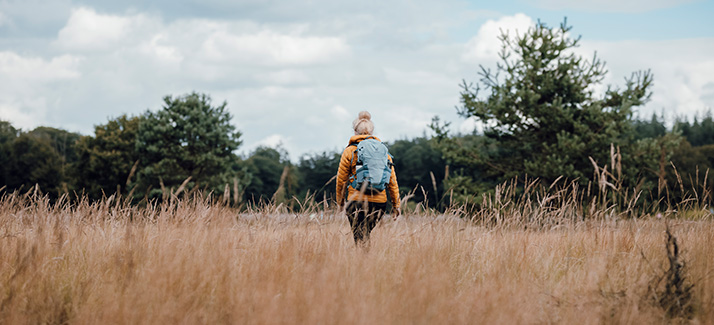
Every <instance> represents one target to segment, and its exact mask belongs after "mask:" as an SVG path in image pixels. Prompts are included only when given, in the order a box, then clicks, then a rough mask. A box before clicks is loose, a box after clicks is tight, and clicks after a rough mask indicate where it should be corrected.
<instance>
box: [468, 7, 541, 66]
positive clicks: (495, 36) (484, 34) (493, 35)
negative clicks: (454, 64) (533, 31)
mask: <svg viewBox="0 0 714 325" xmlns="http://www.w3.org/2000/svg"><path fill="white" fill-rule="evenodd" d="M534 25H535V22H534V21H533V19H531V17H528V16H526V15H525V14H522V13H518V14H515V15H513V16H504V17H501V18H499V19H498V20H488V21H486V23H484V24H483V25H481V27H480V28H479V30H478V33H477V34H476V36H475V37H473V38H471V39H470V40H469V41H468V42H467V43H466V47H465V49H464V52H463V54H462V56H461V58H462V60H464V61H465V62H470V63H484V62H495V61H497V60H498V59H499V56H498V54H499V53H500V51H501V47H502V43H501V40H500V39H499V36H501V34H502V33H508V35H510V36H515V35H517V34H521V35H522V34H524V33H525V32H526V31H527V30H528V28H530V27H532V26H534Z"/></svg>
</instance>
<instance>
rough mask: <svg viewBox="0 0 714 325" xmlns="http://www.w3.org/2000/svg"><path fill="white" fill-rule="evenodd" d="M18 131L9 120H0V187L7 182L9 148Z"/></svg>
mask: <svg viewBox="0 0 714 325" xmlns="http://www.w3.org/2000/svg"><path fill="white" fill-rule="evenodd" d="M19 133H20V132H19V131H18V130H17V129H15V128H14V127H13V126H12V124H10V122H7V121H2V120H0V187H3V186H6V185H7V184H8V172H9V170H8V165H9V164H10V150H11V146H12V143H13V141H15V139H16V138H17V136H18V134H19Z"/></svg>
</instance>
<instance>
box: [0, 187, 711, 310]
mask: <svg viewBox="0 0 714 325" xmlns="http://www.w3.org/2000/svg"><path fill="white" fill-rule="evenodd" d="M63 202H64V201H62V200H60V201H59V202H58V203H55V204H50V203H49V202H48V200H47V199H44V198H42V197H39V196H37V195H35V196H33V195H31V194H30V193H28V194H25V195H20V194H14V195H12V194H8V195H4V196H2V198H1V199H0V323H2V324H40V323H50V324H65V323H69V324H106V323H118V324H197V323H208V324H221V323H232V324H235V323H241V324H242V323H246V324H253V323H256V324H266V323H268V324H275V323H310V324H312V323H317V324H338V323H339V324H355V323H356V324H395V323H396V324H402V323H409V324H413V323H439V324H464V323H469V324H473V323H501V324H513V323H565V324H573V323H578V324H590V323H592V324H597V323H630V324H631V323H667V322H673V321H674V322H676V321H687V320H691V321H694V322H700V323H714V308H713V307H714V280H713V277H714V271H712V270H714V249H712V244H714V222H712V219H711V216H709V217H703V218H697V219H696V220H683V219H668V218H669V217H670V215H665V217H664V218H657V217H653V216H643V217H642V218H633V217H628V218H620V217H617V216H613V214H612V213H611V211H608V210H607V209H605V210H603V214H602V215H599V216H598V217H592V218H588V219H584V220H581V219H580V218H578V217H572V218H571V217H568V215H570V214H577V213H578V212H577V211H576V210H573V209H570V208H568V209H565V207H557V206H556V207H552V208H551V209H550V210H548V213H549V214H548V215H549V216H551V217H552V216H559V217H560V218H561V219H560V221H559V222H557V223H553V224H546V225H544V226H543V225H541V226H540V227H528V226H524V225H523V224H518V223H513V224H508V223H504V222H500V223H498V222H497V223H496V224H489V223H485V222H476V221H477V220H469V218H464V216H463V215H460V214H459V213H458V211H452V212H449V213H446V214H432V213H418V214H415V213H407V214H406V215H405V216H403V217H401V218H400V219H398V220H397V221H392V220H391V219H387V220H384V221H383V222H382V223H381V224H380V225H379V226H378V227H377V228H376V229H375V231H374V233H373V236H372V240H371V243H370V246H369V248H366V249H365V248H358V247H355V245H354V243H353V242H352V236H351V234H350V229H349V226H348V224H347V221H346V218H345V217H344V216H342V215H340V214H339V212H337V211H332V210H329V209H328V210H327V211H325V212H321V211H320V210H314V211H307V212H304V213H298V214H295V213H289V212H288V211H287V210H283V209H280V208H279V207H268V208H264V209H261V210H247V211H246V210H243V211H242V212H239V211H238V210H235V209H231V208H227V207H224V206H222V205H220V204H213V203H209V202H210V201H209V200H201V199H194V200H182V201H173V202H170V203H165V204H155V205H149V206H148V207H143V208H137V207H133V206H129V205H127V204H125V203H123V202H121V201H120V200H114V199H107V200H104V201H101V202H97V203H91V204H90V203H88V202H80V203H73V204H68V203H63ZM571 207H572V206H571ZM564 209H565V210H564ZM502 211H506V209H502ZM521 211H522V212H523V211H524V210H521ZM509 213H511V214H513V213H514V212H513V211H511V212H509ZM523 213H525V214H524V215H525V217H528V214H540V215H541V217H539V218H542V216H543V215H544V214H545V212H544V211H540V210H527V211H525V212H523ZM511 214H508V213H506V214H503V215H499V216H498V217H499V218H501V220H508V219H509V218H510V216H511ZM483 217H484V216H483V215H480V216H478V218H483ZM521 217H523V216H521ZM472 219H474V218H472ZM497 221H498V220H497ZM665 223H668V224H669V227H670V229H671V232H672V234H673V235H674V236H675V237H676V239H677V243H678V248H679V250H680V252H679V254H678V256H677V259H678V260H679V261H684V262H685V265H684V269H683V270H681V272H680V273H678V275H679V276H681V277H680V280H681V284H683V285H684V287H683V288H684V289H687V288H689V286H691V285H693V287H691V289H687V290H688V291H686V292H685V293H688V294H689V296H683V295H682V294H681V293H680V295H679V296H676V297H675V298H682V299H681V300H680V302H681V303H683V304H684V305H683V308H681V309H679V310H680V312H677V313H674V314H672V313H670V314H669V315H668V314H667V313H666V311H665V309H666V308H665V307H663V306H662V301H663V299H662V298H663V297H664V296H666V295H670V296H671V295H673V294H672V293H667V288H668V287H667V283H668V282H672V281H674V280H671V279H670V278H668V277H667V274H668V273H667V271H668V269H669V268H670V262H669V259H668V252H667V249H666V243H667V237H666V232H665V231H666V230H665V229H666V228H665V227H666V225H665ZM670 257H671V256H670ZM668 279H669V280H668Z"/></svg>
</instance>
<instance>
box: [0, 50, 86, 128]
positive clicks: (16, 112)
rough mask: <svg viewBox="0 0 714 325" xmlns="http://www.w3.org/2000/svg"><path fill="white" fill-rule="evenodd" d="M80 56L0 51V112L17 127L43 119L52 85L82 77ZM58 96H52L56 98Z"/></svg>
mask: <svg viewBox="0 0 714 325" xmlns="http://www.w3.org/2000/svg"><path fill="white" fill-rule="evenodd" d="M80 62H81V59H80V58H78V57H74V56H71V55H62V56H58V57H54V58H52V59H50V60H45V59H43V58H40V57H25V56H21V55H19V54H17V53H14V52H9V51H3V52H0V116H2V119H6V120H9V121H11V122H12V123H13V124H15V125H16V126H18V127H21V128H31V127H34V126H37V124H38V123H46V122H47V121H46V115H47V111H48V106H49V105H48V101H50V103H52V102H51V100H52V99H50V98H48V97H47V94H50V93H51V92H52V87H53V86H55V85H57V84H61V83H66V82H71V81H72V80H77V79H79V78H80V77H81V73H80V71H79V70H78V69H79V64H80ZM58 100H60V98H54V101H55V102H56V101H58Z"/></svg>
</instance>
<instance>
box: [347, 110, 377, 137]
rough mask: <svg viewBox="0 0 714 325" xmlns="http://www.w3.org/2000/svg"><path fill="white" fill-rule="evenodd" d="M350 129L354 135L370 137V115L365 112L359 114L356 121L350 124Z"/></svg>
mask: <svg viewBox="0 0 714 325" xmlns="http://www.w3.org/2000/svg"><path fill="white" fill-rule="evenodd" d="M352 129H354V130H355V135H362V134H367V135H372V132H374V123H372V115H371V114H369V112H367V111H361V112H359V114H358V115H357V119H356V120H354V121H353V122H352Z"/></svg>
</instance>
